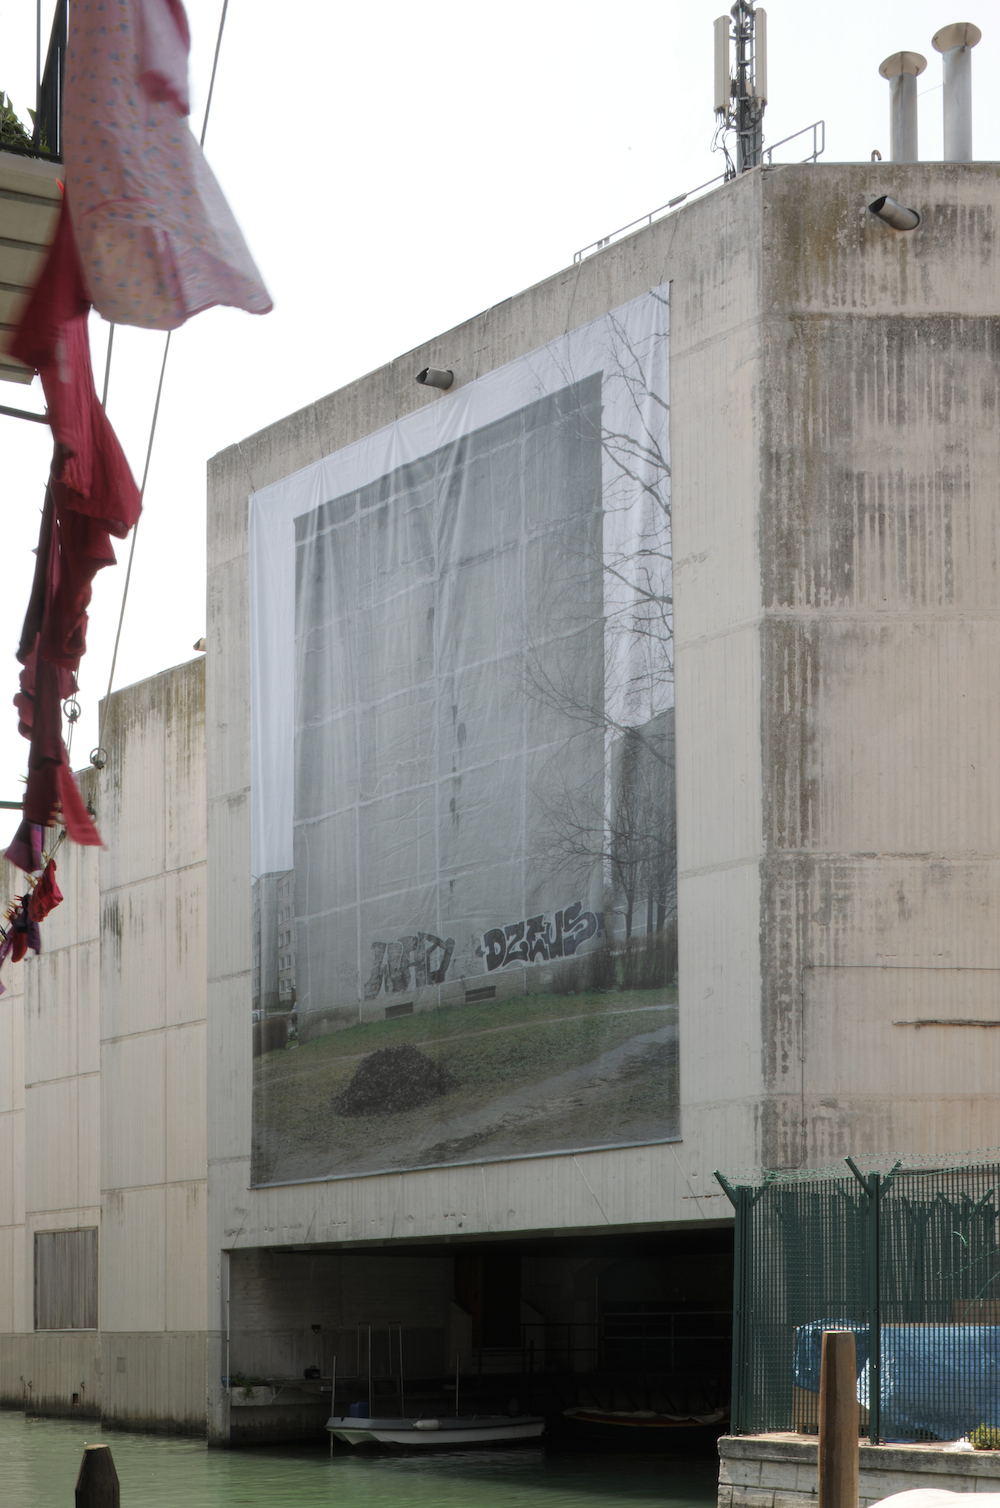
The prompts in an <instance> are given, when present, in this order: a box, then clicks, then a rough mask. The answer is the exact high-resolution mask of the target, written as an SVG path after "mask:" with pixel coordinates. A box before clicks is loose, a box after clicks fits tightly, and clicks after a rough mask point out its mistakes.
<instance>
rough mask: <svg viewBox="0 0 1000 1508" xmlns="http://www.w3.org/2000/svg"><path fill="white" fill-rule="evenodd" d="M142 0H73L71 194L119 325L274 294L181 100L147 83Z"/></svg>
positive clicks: (99, 287) (255, 310)
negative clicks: (151, 90)
mask: <svg viewBox="0 0 1000 1508" xmlns="http://www.w3.org/2000/svg"><path fill="white" fill-rule="evenodd" d="M140 26H141V15H140V12H139V10H138V7H137V4H136V0H72V3H71V5H70V10H69V46H68V54H67V61H66V87H65V98H64V105H63V141H64V156H65V175H66V197H67V199H68V201H69V209H70V215H71V217H72V221H73V231H74V235H75V238H76V243H77V247H78V250H79V253H80V262H81V264H82V267H83V275H84V279H85V281H86V284H87V291H88V292H89V294H90V297H91V299H92V301H93V303H94V306H95V308H96V309H98V310H99V312H100V313H101V314H103V316H104V318H105V319H109V320H114V321H115V323H116V324H122V325H139V326H141V327H143V328H145V329H151V330H172V329H175V328H176V327H177V326H178V325H182V324H183V323H184V321H185V320H187V319H190V317H191V315H193V314H197V313H198V312H199V310H201V309H209V308H211V307H212V306H213V305H214V304H228V305H231V306H233V307H235V308H237V309H246V310H248V311H249V312H250V313H252V314H266V313H267V312H268V310H269V309H270V308H271V300H270V298H269V297H268V293H267V289H266V288H265V287H264V284H263V282H262V280H261V276H260V273H259V272H258V271H257V268H256V266H255V265H254V262H253V258H252V257H251V255H250V252H249V251H248V249H247V246H246V242H245V241H244V240H243V237H242V235H241V234H240V230H239V227H238V226H237V224H236V221H235V220H234V219H233V215H232V211H231V210H230V208H229V205H228V204H227V203H226V200H225V197H224V196H223V193H222V190H221V189H220V188H219V185H218V183H217V182H216V181H215V177H214V175H213V173H212V170H211V168H210V167H209V166H208V163H207V162H206V161H205V158H204V156H203V155H202V151H201V148H200V147H199V145H198V143H197V141H196V140H195V138H194V136H193V135H192V134H191V131H190V130H189V128H188V125H187V122H186V121H185V120H184V119H182V118H181V117H180V116H179V115H178V114H177V113H176V110H175V109H174V108H172V107H171V105H170V104H169V103H157V102H156V101H154V100H152V99H151V98H150V97H149V96H148V95H147V93H146V92H145V90H144V89H143V87H142V85H141V84H140V83H139V73H140V53H141V37H140V36H139V30H140Z"/></svg>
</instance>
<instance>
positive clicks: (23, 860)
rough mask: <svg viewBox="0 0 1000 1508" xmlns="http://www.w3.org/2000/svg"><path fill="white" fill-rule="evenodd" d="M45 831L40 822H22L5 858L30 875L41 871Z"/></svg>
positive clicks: (0, 960)
mask: <svg viewBox="0 0 1000 1508" xmlns="http://www.w3.org/2000/svg"><path fill="white" fill-rule="evenodd" d="M43 830H44V829H43V828H42V826H41V824H40V823H38V822H22V823H21V825H20V827H19V828H18V830H17V832H16V833H15V834H14V841H13V842H12V843H10V844H9V845H8V847H7V851H6V853H5V854H4V858H5V859H7V861H8V862H9V863H11V864H15V865H16V866H17V868H18V869H23V870H25V871H26V873H28V874H34V872H35V870H36V869H41V867H42V832H43ZM2 961H3V960H2V959H0V962H2Z"/></svg>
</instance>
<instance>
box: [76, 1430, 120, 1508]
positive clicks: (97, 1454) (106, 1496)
mask: <svg viewBox="0 0 1000 1508" xmlns="http://www.w3.org/2000/svg"><path fill="white" fill-rule="evenodd" d="M120 1505H121V1498H120V1496H119V1487H118V1473H117V1471H116V1470H115V1463H114V1461H113V1460H112V1459H111V1446H110V1445H86V1446H84V1450H83V1460H82V1461H81V1462H80V1475H79V1476H78V1477H77V1479H76V1508H120Z"/></svg>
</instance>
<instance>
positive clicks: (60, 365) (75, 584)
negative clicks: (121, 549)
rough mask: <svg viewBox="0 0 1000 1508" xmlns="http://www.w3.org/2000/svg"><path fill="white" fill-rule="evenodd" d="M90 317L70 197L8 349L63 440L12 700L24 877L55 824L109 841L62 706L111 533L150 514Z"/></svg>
mask: <svg viewBox="0 0 1000 1508" xmlns="http://www.w3.org/2000/svg"><path fill="white" fill-rule="evenodd" d="M89 311H90V301H89V299H88V298H87V293H86V289H85V287H84V283H83V276H82V273H81V270H80V262H79V257H78V256H77V251H76V244H75V241H74V238H73V227H72V224H71V221H70V216H69V210H68V208H67V204H66V201H65V200H63V207H62V212H61V214H60V217H59V224H58V227H57V230H56V235H55V239H54V240H53V243H52V246H51V247H50V248H49V254H48V257H47V258H46V262H45V266H44V268H43V270H42V275H41V278H40V279H39V282H38V284H37V286H36V287H35V289H34V292H33V293H32V295H31V297H30V299H29V300H28V304H27V307H26V309H25V311H24V314H23V316H22V319H21V323H20V325H19V326H18V329H17V331H16V333H15V335H14V337H13V339H12V340H11V342H10V349H11V350H12V351H13V352H14V353H15V354H16V355H17V356H18V357H19V358H20V360H21V361H23V362H25V363H26V364H27V365H28V366H31V367H34V368H35V369H36V370H37V371H38V372H39V373H40V374H41V379H42V388H43V390H44V392H45V397H46V401H47V403H48V418H49V423H50V425H51V427H52V435H53V439H54V441H55V449H54V453H53V458H52V471H51V475H50V478H49V486H48V489H47V491H46V495H45V506H44V508H43V510H42V524H41V530H40V533H39V539H38V549H37V551H36V556H35V575H34V581H33V584H32V589H31V596H30V599H29V602H28V610H27V613H26V615H25V620H24V627H23V629H22V632H21V643H20V646H19V648H18V652H17V657H18V659H19V660H20V661H21V664H22V665H23V666H24V669H23V670H22V672H21V689H20V691H19V692H18V694H17V696H16V697H15V698H14V702H15V705H16V706H17V709H18V717H19V726H20V731H21V733H22V734H23V735H24V737H25V738H27V739H29V740H30V744H31V749H30V752H29V755H28V785H27V790H26V791H25V796H24V821H23V822H22V824H21V826H20V828H19V829H18V832H17V834H16V835H15V838H14V842H13V843H12V844H11V845H10V846H9V847H8V848H7V851H6V857H7V858H8V859H9V860H10V861H11V862H12V863H15V864H17V865H18V866H19V867H20V868H23V869H37V868H39V867H40V852H39V845H36V843H35V842H34V832H35V829H36V828H38V827H47V826H49V825H50V824H51V823H52V822H53V821H55V820H60V821H62V822H63V823H64V825H65V827H66V831H67V834H68V836H69V837H70V838H72V839H73V841H74V842H76V843H89V844H99V843H100V841H101V839H100V834H99V833H98V831H97V829H96V827H95V826H94V824H93V821H92V819H91V817H90V814H89V812H88V811H87V808H86V806H85V804H84V801H83V798H82V796H81V795H80V790H79V787H78V786H77V783H76V780H75V779H74V776H73V773H72V771H71V770H70V767H69V755H68V754H67V751H66V746H65V744H64V743H63V737H62V703H63V702H64V700H65V699H66V698H67V697H69V696H71V695H72V694H73V693H74V692H75V690H76V672H77V670H78V668H79V664H80V657H81V655H83V653H84V652H85V650H86V647H87V607H88V606H89V603H90V597H91V591H92V582H93V579H94V576H95V575H96V574H97V572H98V571H99V570H100V569H101V568H102V567H103V566H106V565H114V563H115V553H114V548H113V546H112V544H111V539H110V535H111V534H115V535H117V536H118V537H119V538H123V537H124V536H125V535H126V534H127V533H128V531H129V529H130V528H132V526H133V525H134V524H135V523H136V521H137V520H138V517H139V513H140V510H141V506H142V504H141V500H140V497H139V490H138V488H137V487H136V485H135V481H134V479H133V477H132V473H131V471H130V470H129V466H128V462H127V461H126V459H125V456H124V453H123V451H122V448H121V446H120V445H119V443H118V438H117V436H116V435H115V432H114V430H113V429H112V427H111V424H110V422H109V420H108V417H107V415H106V414H105V412H104V410H103V408H102V407H101V405H100V403H99V401H98V398H97V392H96V390H95V388H94V375H93V369H92V367H91V364H90V341H89V336H88V333H87V316H88V313H89ZM36 860H37V861H38V862H34V861H36Z"/></svg>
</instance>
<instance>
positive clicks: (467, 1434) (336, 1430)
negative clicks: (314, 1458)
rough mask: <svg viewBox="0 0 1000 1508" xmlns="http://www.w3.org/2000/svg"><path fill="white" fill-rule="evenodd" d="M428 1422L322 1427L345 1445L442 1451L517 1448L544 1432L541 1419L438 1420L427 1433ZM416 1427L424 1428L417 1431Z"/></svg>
mask: <svg viewBox="0 0 1000 1508" xmlns="http://www.w3.org/2000/svg"><path fill="white" fill-rule="evenodd" d="M429 1422H430V1421H428V1420H415V1419H345V1418H343V1417H338V1416H336V1415H334V1416H332V1417H331V1418H329V1419H328V1420H327V1423H326V1427H327V1429H328V1430H329V1431H330V1433H331V1435H333V1436H334V1438H335V1439H337V1440H342V1441H343V1442H344V1444H345V1445H396V1446H400V1445H401V1446H405V1447H406V1448H407V1449H416V1450H429V1449H441V1448H442V1447H445V1448H448V1447H450V1448H451V1449H455V1448H456V1447H457V1448H458V1449H460V1450H467V1449H469V1448H470V1447H472V1446H475V1445H503V1444H507V1443H509V1444H515V1445H521V1444H525V1443H530V1442H531V1441H533V1440H538V1439H540V1438H541V1435H542V1431H543V1430H544V1429H545V1420H544V1419H542V1418H523V1419H507V1418H494V1419H489V1418H486V1419H471V1418H470V1419H442V1420H440V1421H439V1423H438V1428H437V1429H428V1428H426V1425H427V1424H428V1423H429ZM418 1425H422V1426H424V1427H423V1428H418V1427H417V1426H418Z"/></svg>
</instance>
